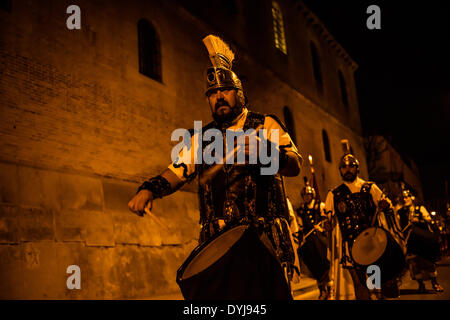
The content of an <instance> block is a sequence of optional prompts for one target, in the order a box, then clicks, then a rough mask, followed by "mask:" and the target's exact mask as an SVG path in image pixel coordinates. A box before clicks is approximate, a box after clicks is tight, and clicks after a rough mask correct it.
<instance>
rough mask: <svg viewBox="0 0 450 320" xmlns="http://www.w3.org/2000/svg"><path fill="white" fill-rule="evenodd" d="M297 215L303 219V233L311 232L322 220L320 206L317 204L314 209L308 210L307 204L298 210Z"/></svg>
mask: <svg viewBox="0 0 450 320" xmlns="http://www.w3.org/2000/svg"><path fill="white" fill-rule="evenodd" d="M297 214H298V216H299V217H301V218H302V222H303V233H305V234H306V233H308V232H309V231H311V230H312V229H313V228H314V226H315V225H316V224H318V223H319V222H320V221H321V220H322V218H321V216H320V204H318V203H315V204H314V206H313V207H312V208H308V206H307V205H306V204H304V205H303V206H302V207H300V208H298V209H297Z"/></svg>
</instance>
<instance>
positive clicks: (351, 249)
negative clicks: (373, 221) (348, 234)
mask: <svg viewBox="0 0 450 320" xmlns="http://www.w3.org/2000/svg"><path fill="white" fill-rule="evenodd" d="M371 228H376V229H381V230H383V231H384V233H385V235H386V246H385V247H384V250H383V253H382V254H381V255H380V256H379V257H378V258H377V259H376V260H375V261H373V262H371V263H368V264H361V263H358V262H357V261H356V259H355V258H354V255H353V248H354V245H355V242H356V239H358V237H359V236H361V235H362V234H363V232H364V231H366V230H367V229H371ZM389 237H392V235H391V234H390V233H389V231H387V230H386V229H385V228H383V227H378V226H371V227H368V228H365V229H364V230H362V231H361V232H360V233H359V234H358V235H357V236H356V238H355V239H354V240H353V243H352V246H351V248H350V250H349V251H350V256H351V258H352V260H353V261H354V262H355V263H356V264H357V265H360V266H368V265H371V264H372V263H374V262H376V261H378V260H379V259H380V258H381V257H382V256H383V254H384V253H385V252H386V248H387V245H388V242H389ZM394 241H395V240H394Z"/></svg>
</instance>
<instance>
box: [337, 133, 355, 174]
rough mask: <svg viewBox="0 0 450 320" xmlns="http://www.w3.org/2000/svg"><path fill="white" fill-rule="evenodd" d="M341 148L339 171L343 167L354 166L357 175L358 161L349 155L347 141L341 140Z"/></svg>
mask: <svg viewBox="0 0 450 320" xmlns="http://www.w3.org/2000/svg"><path fill="white" fill-rule="evenodd" d="M341 144H342V148H343V150H344V155H343V156H342V158H341V160H340V161H339V169H340V168H342V167H345V166H355V167H356V168H357V172H358V173H359V161H358V159H356V157H355V156H354V155H353V154H351V153H350V145H349V143H348V140H347V139H343V140H341Z"/></svg>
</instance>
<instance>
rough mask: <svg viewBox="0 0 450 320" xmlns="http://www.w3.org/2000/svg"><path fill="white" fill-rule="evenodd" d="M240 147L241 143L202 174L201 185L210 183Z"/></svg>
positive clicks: (254, 132) (258, 127)
mask: <svg viewBox="0 0 450 320" xmlns="http://www.w3.org/2000/svg"><path fill="white" fill-rule="evenodd" d="M262 127H263V125H262V124H260V125H259V126H257V127H256V129H255V131H253V132H252V133H250V134H249V135H248V137H250V136H253V135H256V133H257V132H258V131H259V130H260V129H261V128H262ZM239 147H240V145H237V146H236V147H235V148H234V149H233V152H230V153H228V154H227V155H226V157H225V158H224V160H223V163H217V164H215V165H214V166H212V167H211V168H209V169H207V170H206V171H205V172H204V173H203V174H202V176H201V178H200V180H199V182H200V185H205V184H206V183H208V182H209V181H211V180H212V179H213V178H214V177H215V176H216V175H217V173H218V172H219V171H220V169H222V168H223V166H224V165H225V163H227V162H228V161H229V160H230V159H231V157H234V155H235V153H236V151H237V150H238V148H239Z"/></svg>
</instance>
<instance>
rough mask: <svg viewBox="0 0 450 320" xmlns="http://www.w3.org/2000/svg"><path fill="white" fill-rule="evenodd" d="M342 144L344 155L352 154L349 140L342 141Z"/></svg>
mask: <svg viewBox="0 0 450 320" xmlns="http://www.w3.org/2000/svg"><path fill="white" fill-rule="evenodd" d="M341 144H342V150H343V151H344V154H348V153H350V144H349V142H348V140H347V139H342V140H341Z"/></svg>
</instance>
